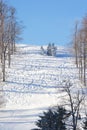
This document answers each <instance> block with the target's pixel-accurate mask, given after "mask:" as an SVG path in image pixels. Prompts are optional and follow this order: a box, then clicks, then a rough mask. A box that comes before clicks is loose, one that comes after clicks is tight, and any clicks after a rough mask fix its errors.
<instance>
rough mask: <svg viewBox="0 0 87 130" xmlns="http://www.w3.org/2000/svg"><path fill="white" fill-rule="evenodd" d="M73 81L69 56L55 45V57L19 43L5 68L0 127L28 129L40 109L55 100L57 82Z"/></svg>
mask: <svg viewBox="0 0 87 130" xmlns="http://www.w3.org/2000/svg"><path fill="white" fill-rule="evenodd" d="M66 78H67V79H68V78H69V79H71V80H73V82H77V81H78V80H77V79H78V76H77V70H76V68H75V65H74V59H73V57H70V56H69V55H68V53H67V51H66V49H65V48H62V47H58V55H57V57H50V56H43V55H41V54H40V46H28V45H19V46H18V47H17V52H16V53H15V55H14V56H12V63H11V68H9V69H7V70H6V82H5V83H2V84H1V88H2V87H3V91H4V94H3V96H4V98H5V101H6V103H5V105H4V106H3V108H0V130H20V129H21V130H30V129H32V128H36V126H35V121H36V120H37V119H38V115H40V114H41V113H42V112H43V111H44V110H46V109H47V108H48V107H50V106H52V105H56V104H57V103H58V101H59V100H58V95H60V94H59V93H58V89H57V88H58V87H60V84H61V81H62V80H65V79H66Z"/></svg>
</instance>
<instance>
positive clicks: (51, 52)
mask: <svg viewBox="0 0 87 130" xmlns="http://www.w3.org/2000/svg"><path fill="white" fill-rule="evenodd" d="M56 50H57V47H56V46H55V45H54V43H53V44H51V43H49V44H48V47H47V55H48V56H56Z"/></svg>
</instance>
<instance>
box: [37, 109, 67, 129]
mask: <svg viewBox="0 0 87 130" xmlns="http://www.w3.org/2000/svg"><path fill="white" fill-rule="evenodd" d="M65 115H66V110H65V109H64V108H62V107H58V108H57V109H56V110H55V111H53V110H51V109H49V110H48V111H47V112H44V113H43V116H39V117H40V119H39V120H38V121H37V122H36V125H37V126H38V127H39V128H40V130H66V125H65V122H64V116H65Z"/></svg>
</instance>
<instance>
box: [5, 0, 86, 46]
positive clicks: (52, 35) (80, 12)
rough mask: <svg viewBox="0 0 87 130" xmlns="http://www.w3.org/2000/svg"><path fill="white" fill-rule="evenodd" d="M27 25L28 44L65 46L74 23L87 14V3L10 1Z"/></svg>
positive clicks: (71, 0)
mask: <svg viewBox="0 0 87 130" xmlns="http://www.w3.org/2000/svg"><path fill="white" fill-rule="evenodd" d="M8 3H9V5H12V6H14V7H15V8H16V10H17V17H18V19H19V20H21V21H23V24H24V26H25V28H24V32H23V34H22V37H23V41H22V43H25V44H33V45H34V44H36V45H45V44H48V43H49V42H51V43H55V44H57V45H58V44H59V45H65V44H67V43H69V42H70V41H71V35H72V33H73V28H74V23H75V21H76V20H81V19H82V18H83V17H84V16H85V15H86V14H87V0H8Z"/></svg>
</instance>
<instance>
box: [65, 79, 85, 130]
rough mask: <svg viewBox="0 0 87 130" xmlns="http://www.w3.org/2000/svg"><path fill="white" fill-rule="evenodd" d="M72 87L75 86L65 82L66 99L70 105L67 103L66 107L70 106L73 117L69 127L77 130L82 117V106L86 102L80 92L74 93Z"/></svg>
mask: <svg viewBox="0 0 87 130" xmlns="http://www.w3.org/2000/svg"><path fill="white" fill-rule="evenodd" d="M72 87H73V84H71V83H70V81H64V87H63V92H65V93H66V96H68V97H67V99H66V100H67V101H68V103H66V104H65V105H68V107H69V109H70V114H71V117H72V121H71V125H70V124H69V126H71V127H72V129H73V130H76V129H77V123H78V119H79V116H80V114H79V112H80V105H81V103H82V101H83V100H84V96H83V95H82V94H81V92H80V91H79V90H78V91H77V93H74V92H73V90H72ZM74 89H75V88H74Z"/></svg>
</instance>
